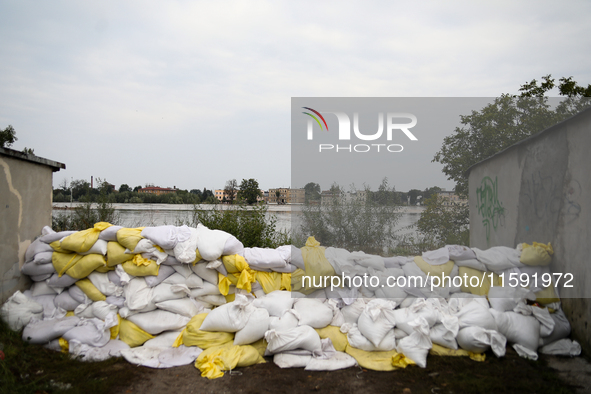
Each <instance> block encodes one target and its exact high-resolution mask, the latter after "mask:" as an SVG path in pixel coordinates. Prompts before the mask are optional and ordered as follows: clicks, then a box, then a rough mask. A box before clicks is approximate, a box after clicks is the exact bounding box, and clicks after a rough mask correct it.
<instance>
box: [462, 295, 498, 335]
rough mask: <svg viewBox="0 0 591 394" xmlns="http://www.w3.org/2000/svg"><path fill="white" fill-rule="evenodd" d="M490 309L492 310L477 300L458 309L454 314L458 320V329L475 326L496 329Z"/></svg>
mask: <svg viewBox="0 0 591 394" xmlns="http://www.w3.org/2000/svg"><path fill="white" fill-rule="evenodd" d="M490 311H494V309H489V308H488V306H487V307H485V306H483V305H482V304H480V303H478V302H470V303H468V304H466V305H465V306H464V307H463V308H462V309H460V311H459V312H458V313H456V314H455V316H456V317H457V318H458V320H459V322H460V329H461V328H464V327H473V326H477V327H482V328H484V329H487V330H496V329H497V325H496V323H495V318H494V317H493V316H492V315H491V312H490Z"/></svg>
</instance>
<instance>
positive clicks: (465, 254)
mask: <svg viewBox="0 0 591 394" xmlns="http://www.w3.org/2000/svg"><path fill="white" fill-rule="evenodd" d="M446 247H447V250H448V252H449V259H450V260H453V261H454V262H456V263H457V262H458V261H463V260H470V259H476V253H474V251H473V250H472V249H470V248H469V247H467V246H464V245H446Z"/></svg>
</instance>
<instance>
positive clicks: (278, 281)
mask: <svg viewBox="0 0 591 394" xmlns="http://www.w3.org/2000/svg"><path fill="white" fill-rule="evenodd" d="M254 273H255V278H256V281H257V282H259V284H260V285H261V287H262V288H263V291H264V292H265V294H269V293H270V292H272V291H275V290H287V291H291V273H284V272H263V271H255V272H254Z"/></svg>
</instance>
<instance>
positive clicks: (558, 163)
mask: <svg viewBox="0 0 591 394" xmlns="http://www.w3.org/2000/svg"><path fill="white" fill-rule="evenodd" d="M590 169H591V110H586V111H584V112H582V113H580V114H578V115H576V116H574V117H572V118H570V119H568V120H566V121H564V122H562V123H559V124H557V125H555V126H553V127H551V128H549V129H547V130H544V131H543V132H541V133H539V134H537V135H535V136H532V137H530V138H528V139H527V140H524V141H522V142H520V143H518V144H516V145H513V146H512V147H510V148H508V149H507V150H505V151H503V152H501V153H499V154H497V155H495V156H493V157H492V158H490V159H487V160H485V161H483V162H481V163H479V164H477V165H475V166H474V167H472V168H471V170H470V174H469V185H470V189H469V190H470V191H469V195H470V197H469V203H470V243H471V246H473V247H477V248H481V249H486V248H489V247H491V246H497V245H503V246H509V247H515V246H516V245H517V244H519V243H521V242H527V243H530V244H531V243H532V242H534V241H536V242H543V243H548V242H551V243H552V246H553V248H554V256H553V261H552V265H551V268H552V270H553V271H554V272H560V273H563V274H565V273H572V274H573V275H574V280H573V282H572V284H573V286H574V287H572V288H560V296H561V298H562V306H563V309H564V311H565V313H566V314H567V317H568V318H569V320H570V322H571V324H572V329H573V336H574V337H575V338H576V339H578V340H579V341H580V342H581V344H582V345H583V348H584V349H585V351H586V352H588V353H591V330H589V329H587V327H588V326H589V327H590V328H591V302H590V299H591V273H590V271H589V267H591V238H590V236H591V199H589V196H590V195H591V176H590V175H589V170H590Z"/></svg>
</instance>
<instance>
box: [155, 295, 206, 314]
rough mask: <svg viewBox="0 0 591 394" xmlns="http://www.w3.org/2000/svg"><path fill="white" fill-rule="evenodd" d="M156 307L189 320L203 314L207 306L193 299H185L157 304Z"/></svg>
mask: <svg viewBox="0 0 591 394" xmlns="http://www.w3.org/2000/svg"><path fill="white" fill-rule="evenodd" d="M156 307H157V308H158V309H162V310H164V311H168V312H172V313H177V314H179V315H183V316H186V317H189V318H191V317H193V316H195V315H198V314H200V313H203V311H204V309H205V308H206V307H207V305H206V304H203V303H201V302H199V301H196V300H194V299H193V298H188V297H185V298H181V299H175V300H168V301H162V302H157V303H156Z"/></svg>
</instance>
